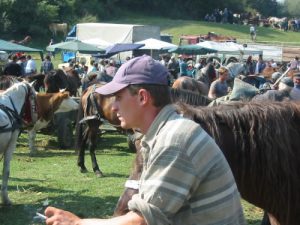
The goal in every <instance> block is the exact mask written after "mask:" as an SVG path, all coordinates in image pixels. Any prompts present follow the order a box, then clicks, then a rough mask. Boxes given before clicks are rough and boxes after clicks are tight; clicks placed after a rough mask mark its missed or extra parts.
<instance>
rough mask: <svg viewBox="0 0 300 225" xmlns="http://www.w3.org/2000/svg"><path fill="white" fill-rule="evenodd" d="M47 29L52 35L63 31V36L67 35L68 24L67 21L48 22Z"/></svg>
mask: <svg viewBox="0 0 300 225" xmlns="http://www.w3.org/2000/svg"><path fill="white" fill-rule="evenodd" d="M49 30H50V31H51V32H52V35H53V36H56V35H57V33H59V32H60V33H63V35H64V36H67V33H68V24H67V23H50V24H49Z"/></svg>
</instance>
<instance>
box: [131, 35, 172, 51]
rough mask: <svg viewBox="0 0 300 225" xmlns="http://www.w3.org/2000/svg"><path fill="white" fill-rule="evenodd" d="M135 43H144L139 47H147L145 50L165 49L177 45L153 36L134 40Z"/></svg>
mask: <svg viewBox="0 0 300 225" xmlns="http://www.w3.org/2000/svg"><path fill="white" fill-rule="evenodd" d="M135 44H145V46H144V47H142V48H140V49H147V50H166V49H171V48H175V47H177V45H174V44H172V43H169V42H165V41H161V40H157V39H155V38H148V39H146V40H143V41H138V42H135Z"/></svg>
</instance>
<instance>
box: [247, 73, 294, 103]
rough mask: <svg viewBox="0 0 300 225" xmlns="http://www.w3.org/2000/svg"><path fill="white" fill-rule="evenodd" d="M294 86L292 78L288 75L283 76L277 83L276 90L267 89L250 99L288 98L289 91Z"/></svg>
mask: <svg viewBox="0 0 300 225" xmlns="http://www.w3.org/2000/svg"><path fill="white" fill-rule="evenodd" d="M293 87H294V83H293V80H292V79H291V78H289V77H283V78H282V79H281V80H280V82H279V84H278V90H271V89H270V90H267V91H266V92H265V93H263V94H259V95H256V96H254V98H253V99H252V100H256V101H270V100H271V101H284V100H290V99H291V98H290V93H291V90H292V89H293Z"/></svg>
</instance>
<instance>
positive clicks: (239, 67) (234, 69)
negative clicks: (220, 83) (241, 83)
mask: <svg viewBox="0 0 300 225" xmlns="http://www.w3.org/2000/svg"><path fill="white" fill-rule="evenodd" d="M226 68H227V69H228V72H229V76H230V79H232V80H234V78H236V76H238V75H246V74H247V66H246V64H245V63H241V62H230V63H228V64H227V65H226Z"/></svg>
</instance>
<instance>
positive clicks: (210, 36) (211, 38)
mask: <svg viewBox="0 0 300 225" xmlns="http://www.w3.org/2000/svg"><path fill="white" fill-rule="evenodd" d="M200 40H201V41H216V42H226V41H231V42H236V38H235V37H231V36H225V35H219V34H216V33H214V32H208V33H207V34H205V35H200Z"/></svg>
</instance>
